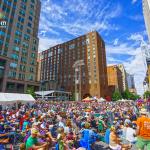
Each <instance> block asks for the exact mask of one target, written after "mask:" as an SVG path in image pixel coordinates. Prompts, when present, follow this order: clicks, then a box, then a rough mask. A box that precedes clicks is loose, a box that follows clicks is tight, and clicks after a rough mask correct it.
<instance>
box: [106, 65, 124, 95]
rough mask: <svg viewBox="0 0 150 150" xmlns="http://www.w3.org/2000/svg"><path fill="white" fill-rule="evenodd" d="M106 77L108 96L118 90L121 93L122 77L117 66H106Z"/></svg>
mask: <svg viewBox="0 0 150 150" xmlns="http://www.w3.org/2000/svg"><path fill="white" fill-rule="evenodd" d="M107 75H108V94H109V95H110V96H112V94H113V92H114V91H116V90H118V91H119V92H120V93H121V92H123V77H122V72H121V71H120V69H119V67H118V66H117V65H111V66H107Z"/></svg>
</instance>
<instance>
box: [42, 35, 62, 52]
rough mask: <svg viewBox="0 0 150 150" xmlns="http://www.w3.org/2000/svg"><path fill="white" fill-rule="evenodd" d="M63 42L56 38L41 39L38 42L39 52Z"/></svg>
mask: <svg viewBox="0 0 150 150" xmlns="http://www.w3.org/2000/svg"><path fill="white" fill-rule="evenodd" d="M62 42H63V41H62V39H56V38H53V39H52V38H48V37H43V38H40V40H39V52H42V51H43V50H47V49H48V48H50V47H52V46H55V45H57V44H61V43H62Z"/></svg>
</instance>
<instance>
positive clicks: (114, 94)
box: [112, 90, 122, 101]
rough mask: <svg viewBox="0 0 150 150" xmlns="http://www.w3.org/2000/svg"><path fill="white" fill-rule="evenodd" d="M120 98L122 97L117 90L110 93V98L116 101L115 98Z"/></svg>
mask: <svg viewBox="0 0 150 150" xmlns="http://www.w3.org/2000/svg"><path fill="white" fill-rule="evenodd" d="M120 99H122V95H121V93H120V92H119V91H118V90H116V91H115V92H114V93H113V95H112V100H113V101H117V100H120Z"/></svg>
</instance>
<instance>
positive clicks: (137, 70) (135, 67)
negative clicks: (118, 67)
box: [124, 51, 146, 95]
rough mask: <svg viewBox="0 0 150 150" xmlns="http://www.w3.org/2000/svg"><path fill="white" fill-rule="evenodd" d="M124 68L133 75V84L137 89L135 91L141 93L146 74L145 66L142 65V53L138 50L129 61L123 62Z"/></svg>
mask: <svg viewBox="0 0 150 150" xmlns="http://www.w3.org/2000/svg"><path fill="white" fill-rule="evenodd" d="M124 65H125V67H126V70H127V71H128V72H129V73H130V74H133V75H134V80H135V86H136V89H137V92H138V93H139V94H140V95H142V94H143V92H144V89H143V81H144V78H145V74H146V66H145V65H144V58H143V55H142V52H141V51H139V53H138V54H137V55H136V56H135V58H134V59H133V60H132V61H130V62H126V63H124Z"/></svg>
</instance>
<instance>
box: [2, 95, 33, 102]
mask: <svg viewBox="0 0 150 150" xmlns="http://www.w3.org/2000/svg"><path fill="white" fill-rule="evenodd" d="M34 101H35V99H34V98H33V97H32V96H31V95H30V94H20V93H0V104H4V103H6V104H10V103H15V102H22V103H29V102H34Z"/></svg>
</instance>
